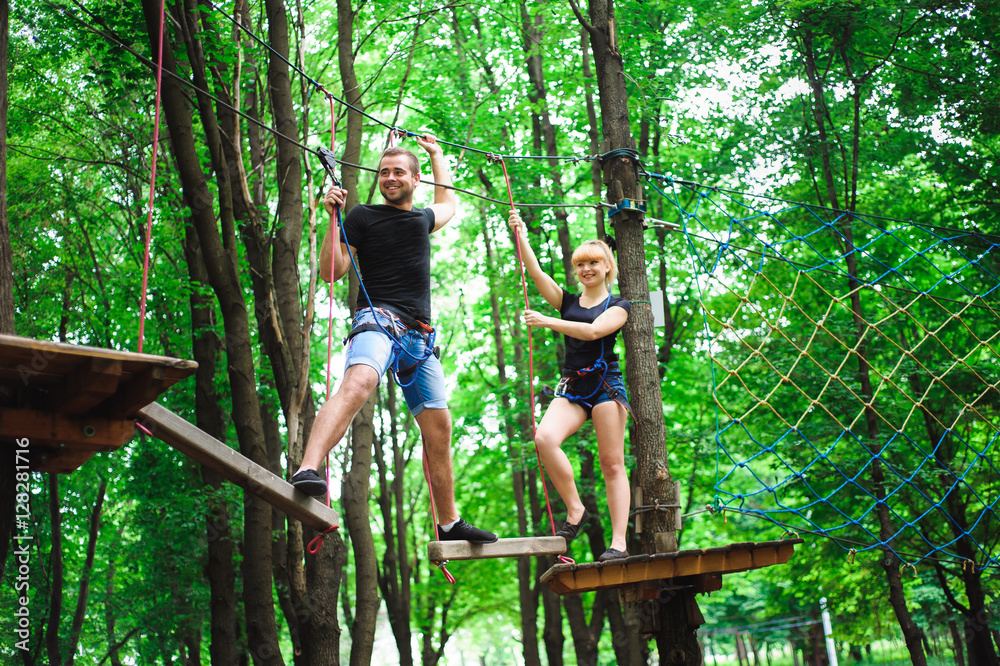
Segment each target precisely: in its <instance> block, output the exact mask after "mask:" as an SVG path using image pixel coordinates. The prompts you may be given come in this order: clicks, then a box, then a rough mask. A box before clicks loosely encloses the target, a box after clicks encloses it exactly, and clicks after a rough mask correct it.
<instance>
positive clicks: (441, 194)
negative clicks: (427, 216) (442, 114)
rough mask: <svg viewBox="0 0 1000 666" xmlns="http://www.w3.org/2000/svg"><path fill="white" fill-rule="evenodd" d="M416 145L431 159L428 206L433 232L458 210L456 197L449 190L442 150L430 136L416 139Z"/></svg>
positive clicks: (449, 181) (449, 184) (448, 172)
mask: <svg viewBox="0 0 1000 666" xmlns="http://www.w3.org/2000/svg"><path fill="white" fill-rule="evenodd" d="M416 139H417V143H418V144H419V145H420V147H421V148H423V149H424V150H426V151H427V154H428V155H429V156H430V158H431V171H432V172H433V174H434V182H435V183H436V185H435V186H434V203H433V204H431V205H430V208H431V210H433V211H434V231H437V230H439V229H440V228H441V227H443V226H444V225H446V224H448V222H450V221H451V218H453V217H454V216H455V211H456V210H457V209H458V197H456V196H455V190H453V189H451V185H452V180H451V172H450V171H449V170H448V162H447V161H446V160H445V159H444V150H443V149H442V148H441V145H440V144H439V143H438V142H437V138H436V137H434V136H433V135H431V134H424V135H423V136H418V137H416Z"/></svg>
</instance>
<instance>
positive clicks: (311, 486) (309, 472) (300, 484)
mask: <svg viewBox="0 0 1000 666" xmlns="http://www.w3.org/2000/svg"><path fill="white" fill-rule="evenodd" d="M292 485H293V486H295V489H296V490H298V491H300V492H303V493H305V494H306V495H312V496H313V497H319V496H320V495H325V494H326V481H324V480H323V477H321V476H320V475H319V474H317V473H316V470H314V469H304V470H302V471H301V472H296V473H295V474H294V475H293V476H292Z"/></svg>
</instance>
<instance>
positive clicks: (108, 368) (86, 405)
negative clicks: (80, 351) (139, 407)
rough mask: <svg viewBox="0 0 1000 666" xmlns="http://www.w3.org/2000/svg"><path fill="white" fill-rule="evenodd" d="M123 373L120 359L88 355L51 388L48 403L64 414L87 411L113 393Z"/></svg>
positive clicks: (55, 410) (49, 408)
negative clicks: (90, 356) (59, 382)
mask: <svg viewBox="0 0 1000 666" xmlns="http://www.w3.org/2000/svg"><path fill="white" fill-rule="evenodd" d="M121 375H122V362H121V361H120V360H118V359H110V358H88V359H86V360H85V361H84V362H83V363H81V364H80V365H79V366H78V367H77V368H76V370H74V371H73V372H71V373H70V374H69V375H67V376H66V377H65V378H64V379H63V382H62V383H61V384H59V385H58V386H55V387H53V388H52V390H51V391H50V392H49V398H48V402H47V404H46V407H47V408H48V410H49V411H52V412H60V413H62V414H69V415H77V414H85V413H86V412H88V411H90V410H91V409H93V408H94V407H96V406H97V405H99V404H100V403H102V402H104V401H105V400H107V399H108V397H109V396H111V395H114V392H115V391H116V390H118V381H119V380H120V379H121ZM154 399H155V396H154Z"/></svg>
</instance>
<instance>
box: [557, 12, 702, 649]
mask: <svg viewBox="0 0 1000 666" xmlns="http://www.w3.org/2000/svg"><path fill="white" fill-rule="evenodd" d="M571 4H572V7H573V11H574V12H575V13H576V16H577V19H578V20H579V21H580V24H581V25H582V26H584V28H586V30H587V32H588V34H589V35H590V44H591V49H592V50H593V54H594V63H595V71H596V73H597V85H598V90H599V93H600V105H601V126H602V129H603V131H604V143H603V144H602V146H601V149H602V150H603V151H605V152H604V154H605V155H607V154H608V153H610V152H611V151H615V154H614V155H611V156H608V157H607V158H605V159H603V160H602V172H603V174H604V183H605V185H606V186H607V188H608V189H607V199H608V203H611V204H613V205H617V204H620V203H621V202H622V201H623V200H625V199H628V200H629V201H633V202H634V201H638V200H642V199H644V197H643V196H642V192H641V189H640V187H639V164H638V160H637V159H636V158H635V155H636V152H635V149H636V144H635V140H634V139H633V138H632V136H631V129H630V127H629V109H628V94H627V90H626V87H625V74H624V66H623V63H622V57H621V53H620V52H619V50H618V46H617V40H618V36H617V31H616V28H615V8H614V2H613V0H589V19H590V20H589V22H588V20H587V19H586V18H584V16H583V15H582V14H581V13H580V11H579V9H578V8H577V6H576V4H575V2H572V1H571ZM614 217H615V222H614V228H615V232H616V240H617V244H618V262H619V270H620V276H621V278H620V283H621V294H622V296H623V297H625V298H627V299H628V300H629V301H631V302H632V304H633V307H632V311H631V314H630V315H629V318H628V322H627V323H626V325H625V328H624V338H625V361H626V372H627V380H628V388H629V398H630V402H631V404H632V410H633V415H634V417H635V422H636V427H635V430H634V434H633V437H632V450H633V452H634V454H635V457H636V469H637V470H638V477H639V485H640V486H641V488H642V492H643V498H644V501H645V502H653V501H655V500H659V501H660V502H664V503H676V500H677V498H676V497H674V488H673V479H672V478H671V476H670V469H669V466H668V464H667V457H666V447H665V445H664V441H665V434H664V427H663V400H662V395H661V393H660V379H659V373H658V371H657V361H656V346H655V340H654V336H653V313H652V309H651V308H650V305H649V282H648V280H647V277H646V257H645V239H644V238H643V221H642V215H641V214H638V213H637V212H636V211H635V210H634V209H625V210H622V211H621V212H619V213H617V214H616V215H615V216H614ZM674 511H676V510H673V511H670V512H662V511H655V512H650V513H648V514H646V516H644V521H643V522H644V525H643V527H644V530H643V535H642V543H643V547H644V549H645V550H646V552H650V553H652V552H657V551H664V552H669V551H671V550H676V547H677V546H676V533H675V532H674V522H675V518H676V516H675V515H674ZM647 516H648V517H647ZM690 604H693V610H690V608H689V606H688V605H687V604H677V603H674V604H670V603H667V604H662V605H661V607H660V611H659V612H660V613H661V614H662V617H663V619H662V621H661V623H660V627H661V628H662V629H661V634H660V637H659V638H658V639H657V645H658V648H659V650H660V663H684V664H691V665H692V666H694V665H697V664H700V663H701V661H702V658H701V649H700V648H699V646H698V641H697V638H696V636H695V630H696V629H697V625H694V624H691V621H692V620H693V619H695V618H696V617H698V616H700V613H697V612H695V611H697V603H696V602H695V600H694V597H693V596H692V597H691V598H690ZM689 610H690V612H689ZM668 629H669V631H670V634H671V639H670V655H669V657H668V655H667V654H665V653H664V651H663V649H664V646H665V645H666V643H665V642H664V641H663V640H662V639H663V638H665V636H666V633H665V632H666V631H668Z"/></svg>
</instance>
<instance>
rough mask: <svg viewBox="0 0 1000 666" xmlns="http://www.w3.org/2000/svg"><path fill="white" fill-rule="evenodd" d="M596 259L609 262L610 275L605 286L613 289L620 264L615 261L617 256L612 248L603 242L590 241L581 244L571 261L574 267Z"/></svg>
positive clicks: (606, 278) (605, 278) (606, 277)
mask: <svg viewBox="0 0 1000 666" xmlns="http://www.w3.org/2000/svg"><path fill="white" fill-rule="evenodd" d="M595 259H601V260H604V261H605V262H607V264H608V266H609V267H610V270H609V271H608V274H607V275H606V276H605V277H604V284H606V285H607V286H608V288H609V289H610V288H611V285H612V284H613V283H614V281H615V279H616V278H617V277H618V262H617V261H615V255H614V254H613V253H612V252H611V248H610V247H608V244H607V243H605V242H604V241H602V240H589V241H587V242H585V243H583V244H581V245H580V246H579V247H578V248H576V250H575V251H574V252H573V257H572V258H571V259H570V263H572V264H573V265H574V266H576V265H577V263H579V262H581V261H592V260H595Z"/></svg>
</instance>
